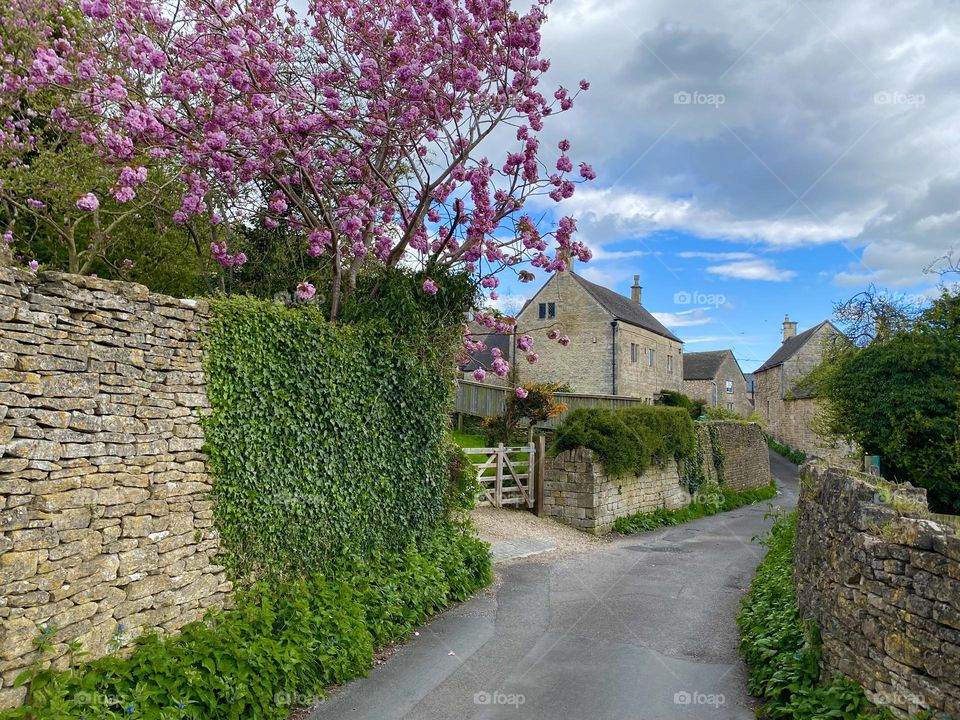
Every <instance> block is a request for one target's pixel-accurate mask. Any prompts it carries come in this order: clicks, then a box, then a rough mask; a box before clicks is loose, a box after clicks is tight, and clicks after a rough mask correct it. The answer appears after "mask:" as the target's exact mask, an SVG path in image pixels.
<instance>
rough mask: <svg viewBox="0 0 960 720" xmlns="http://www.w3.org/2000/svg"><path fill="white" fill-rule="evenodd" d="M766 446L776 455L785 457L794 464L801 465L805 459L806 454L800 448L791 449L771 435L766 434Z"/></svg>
mask: <svg viewBox="0 0 960 720" xmlns="http://www.w3.org/2000/svg"><path fill="white" fill-rule="evenodd" d="M767 447H768V448H770V449H771V450H773V451H774V452H775V453H776V454H777V455H780V456H782V457H785V458H786V459H787V460H789V461H790V462H792V463H793V464H794V465H802V464H803V463H805V462H806V461H807V455H806V453H804V452H801V451H800V450H793V449H792V448H789V447H787V446H786V445H784V444H783V443H779V442H777V441H776V440H774V439H773V438H772V437H770V436H767Z"/></svg>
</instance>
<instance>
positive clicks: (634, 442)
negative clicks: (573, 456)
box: [550, 405, 697, 476]
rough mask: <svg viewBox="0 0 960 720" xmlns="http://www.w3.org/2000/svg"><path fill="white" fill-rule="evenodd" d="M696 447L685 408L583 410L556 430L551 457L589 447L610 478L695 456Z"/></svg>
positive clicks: (571, 416)
mask: <svg viewBox="0 0 960 720" xmlns="http://www.w3.org/2000/svg"><path fill="white" fill-rule="evenodd" d="M696 444H697V439H696V434H695V433H694V429H693V421H692V420H691V419H690V415H689V414H688V413H687V412H686V411H685V410H684V409H683V408H675V407H663V406H656V405H653V406H649V407H644V406H640V407H634V408H626V409H621V410H611V409H608V408H580V409H578V410H574V411H573V412H571V413H570V414H569V415H567V417H565V418H564V420H563V422H562V423H561V424H560V427H558V428H557V432H556V435H555V437H554V441H553V444H552V445H551V446H550V453H551V454H552V455H557V454H559V453H561V452H563V451H565V450H573V449H576V448H578V447H585V448H589V449H591V450H593V451H594V452H595V453H596V455H597V457H598V458H599V459H600V461H601V462H602V463H603V467H604V470H605V471H606V472H607V473H608V474H610V475H613V476H621V475H625V474H627V473H633V474H635V475H642V474H643V472H644V471H645V470H646V469H647V468H648V467H649V466H650V465H651V464H652V463H653V464H657V465H662V464H664V463H666V462H667V461H669V460H683V459H685V458H689V457H691V456H692V454H693V452H694V448H695V447H696Z"/></svg>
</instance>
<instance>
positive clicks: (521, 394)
mask: <svg viewBox="0 0 960 720" xmlns="http://www.w3.org/2000/svg"><path fill="white" fill-rule="evenodd" d="M513 394H514V395H516V396H517V398H519V399H520V400H523V399H524V398H525V397H526V396H527V395H529V394H530V393H529V392H527V389H526V388H525V387H521V386H520V385H518V386H517V389H516V390H514V391H513Z"/></svg>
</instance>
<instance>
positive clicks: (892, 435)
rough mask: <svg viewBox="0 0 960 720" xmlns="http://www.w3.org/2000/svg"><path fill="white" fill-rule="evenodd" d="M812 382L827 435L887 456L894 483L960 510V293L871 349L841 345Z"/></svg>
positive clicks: (943, 508) (937, 507)
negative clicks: (916, 488) (906, 484)
mask: <svg viewBox="0 0 960 720" xmlns="http://www.w3.org/2000/svg"><path fill="white" fill-rule="evenodd" d="M810 378H811V381H812V382H813V383H814V384H815V385H816V388H817V393H818V397H819V398H821V400H823V401H824V402H823V403H822V409H821V413H820V416H819V417H818V423H817V429H818V431H820V432H821V434H824V435H826V436H832V437H839V438H843V439H845V440H847V441H852V442H855V443H857V444H858V445H860V446H861V447H862V448H863V449H864V450H865V451H866V452H868V453H871V454H876V455H880V456H881V459H882V468H883V473H884V475H885V476H886V477H887V478H888V479H892V480H898V481H909V482H911V483H912V484H914V485H917V486H920V487H924V488H927V490H928V497H929V500H930V505H931V507H932V508H933V509H934V510H938V511H940V512H947V513H960V295H957V294H950V293H944V294H943V295H942V296H941V297H940V298H939V299H937V300H936V301H935V302H934V303H933V304H932V305H931V306H930V307H929V308H927V309H926V310H924V311H923V312H921V313H920V314H919V315H918V316H917V317H916V319H915V320H914V321H913V322H912V323H911V324H910V325H909V326H908V327H906V328H900V329H897V330H895V331H893V332H890V333H889V334H887V333H886V331H884V332H883V333H881V334H880V335H879V337H875V338H874V340H873V341H872V342H870V343H869V344H867V345H865V346H858V345H854V344H849V345H842V344H837V345H835V346H834V347H833V348H832V349H831V350H830V351H829V352H828V353H827V356H826V358H825V360H824V362H823V363H822V364H821V365H820V367H819V368H818V369H817V370H816V371H814V373H812V374H811V376H810Z"/></svg>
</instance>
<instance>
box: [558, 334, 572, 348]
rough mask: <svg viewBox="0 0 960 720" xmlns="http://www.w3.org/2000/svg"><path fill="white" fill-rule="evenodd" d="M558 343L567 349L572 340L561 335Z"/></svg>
mask: <svg viewBox="0 0 960 720" xmlns="http://www.w3.org/2000/svg"><path fill="white" fill-rule="evenodd" d="M557 342H558V343H560V344H561V345H563V346H564V347H566V346H567V345H569V344H570V338H569V337H567V336H566V335H561V336H560V338H559V339H558V340H557Z"/></svg>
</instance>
